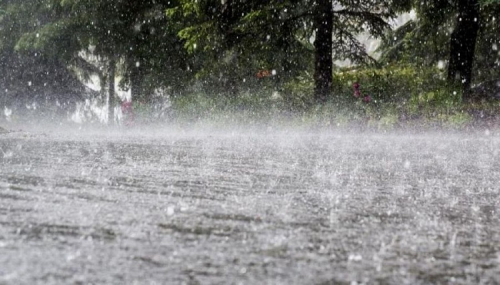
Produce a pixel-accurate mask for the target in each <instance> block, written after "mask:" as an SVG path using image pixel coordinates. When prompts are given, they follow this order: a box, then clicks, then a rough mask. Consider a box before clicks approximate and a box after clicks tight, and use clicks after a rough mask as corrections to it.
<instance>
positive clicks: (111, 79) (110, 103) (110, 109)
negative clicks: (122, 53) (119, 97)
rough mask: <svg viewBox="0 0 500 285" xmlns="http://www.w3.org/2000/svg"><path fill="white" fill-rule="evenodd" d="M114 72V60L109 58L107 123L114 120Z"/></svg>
mask: <svg viewBox="0 0 500 285" xmlns="http://www.w3.org/2000/svg"><path fill="white" fill-rule="evenodd" d="M115 73H116V62H115V59H114V58H111V60H110V61H109V71H108V84H109V85H108V92H109V93H108V124H110V125H111V124H113V123H114V121H115Z"/></svg>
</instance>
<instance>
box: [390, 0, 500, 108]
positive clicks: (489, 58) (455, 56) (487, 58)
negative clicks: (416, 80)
mask: <svg viewBox="0 0 500 285" xmlns="http://www.w3.org/2000/svg"><path fill="white" fill-rule="evenodd" d="M409 4H410V5H409V6H405V7H401V9H400V10H399V11H400V12H402V11H410V10H412V9H413V10H414V11H416V14H417V19H416V20H411V21H409V22H408V23H406V24H405V25H403V26H401V27H399V28H398V29H396V30H395V31H393V32H392V33H391V35H389V36H388V37H386V40H385V41H384V43H383V45H382V47H381V50H382V51H383V56H382V61H383V62H395V61H401V60H403V61H407V62H413V63H416V64H419V65H423V66H433V65H436V64H438V63H439V64H441V63H445V62H447V63H448V64H447V78H448V82H449V83H450V84H453V85H459V86H461V88H462V91H463V99H464V100H469V99H472V98H470V96H473V94H472V93H471V92H469V90H470V87H471V84H473V83H474V77H476V78H477V79H476V82H477V81H479V82H480V81H484V80H489V79H492V78H495V77H498V76H499V75H500V73H499V72H498V68H497V64H496V62H498V61H499V59H500V55H499V54H498V53H496V52H492V49H493V51H494V50H495V48H496V47H497V44H496V43H497V38H498V36H499V35H500V34H499V31H500V29H499V27H500V26H499V25H498V21H495V17H497V15H498V13H499V12H500V5H499V4H500V2H498V1H496V0H494V1H488V0H485V1H477V0H460V1H453V2H450V1H447V0H433V1H410V3H409ZM449 31H451V33H450V32H449Z"/></svg>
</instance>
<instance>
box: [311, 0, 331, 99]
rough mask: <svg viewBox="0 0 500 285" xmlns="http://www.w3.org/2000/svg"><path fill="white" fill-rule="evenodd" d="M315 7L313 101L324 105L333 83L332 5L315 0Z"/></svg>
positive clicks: (327, 0) (329, 1) (324, 0)
mask: <svg viewBox="0 0 500 285" xmlns="http://www.w3.org/2000/svg"><path fill="white" fill-rule="evenodd" d="M315 5H316V11H315V19H314V24H315V31H316V39H315V41H314V48H315V54H314V56H315V65H314V85H315V88H314V99H315V100H316V102H317V103H324V102H326V100H327V99H328V96H329V95H330V92H331V89H332V81H333V78H332V67H333V59H332V48H333V42H332V33H333V3H332V0H316V3H315Z"/></svg>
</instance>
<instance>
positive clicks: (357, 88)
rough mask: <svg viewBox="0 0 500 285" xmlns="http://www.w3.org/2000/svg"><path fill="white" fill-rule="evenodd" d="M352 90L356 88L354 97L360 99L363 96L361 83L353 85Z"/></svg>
mask: <svg viewBox="0 0 500 285" xmlns="http://www.w3.org/2000/svg"><path fill="white" fill-rule="evenodd" d="M352 88H354V97H356V98H359V97H360V96H361V91H359V83H358V82H354V83H353V84H352Z"/></svg>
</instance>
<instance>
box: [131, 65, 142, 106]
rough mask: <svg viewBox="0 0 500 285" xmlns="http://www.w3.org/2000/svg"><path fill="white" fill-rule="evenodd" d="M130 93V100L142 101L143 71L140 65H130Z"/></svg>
mask: <svg viewBox="0 0 500 285" xmlns="http://www.w3.org/2000/svg"><path fill="white" fill-rule="evenodd" d="M130 68H131V70H130V94H131V97H132V99H131V100H132V102H139V101H144V100H145V99H146V98H144V94H143V93H144V92H143V89H142V81H143V78H144V76H143V73H142V70H141V69H140V67H137V66H135V64H134V65H133V66H131V67H130Z"/></svg>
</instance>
